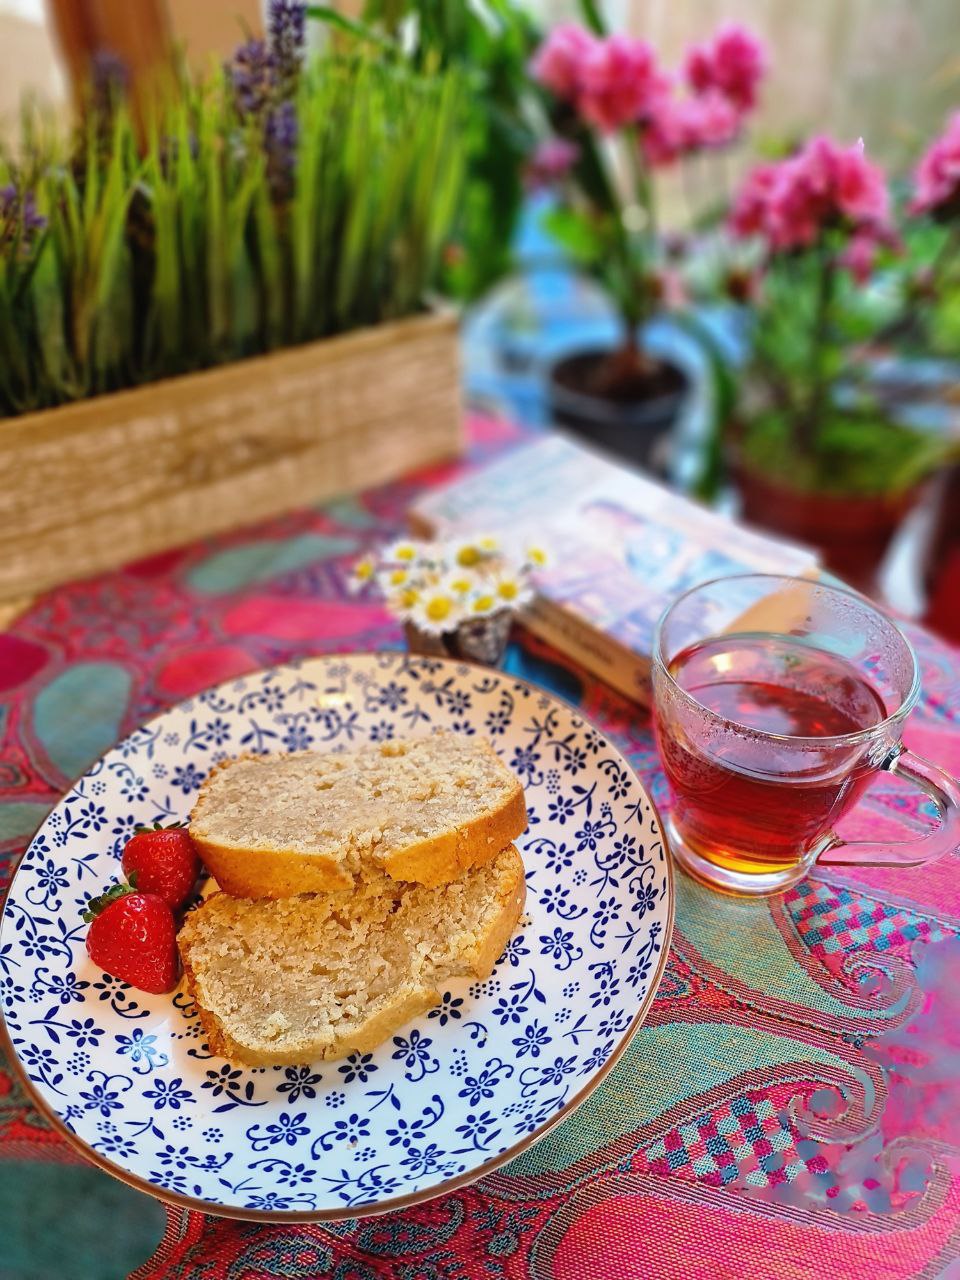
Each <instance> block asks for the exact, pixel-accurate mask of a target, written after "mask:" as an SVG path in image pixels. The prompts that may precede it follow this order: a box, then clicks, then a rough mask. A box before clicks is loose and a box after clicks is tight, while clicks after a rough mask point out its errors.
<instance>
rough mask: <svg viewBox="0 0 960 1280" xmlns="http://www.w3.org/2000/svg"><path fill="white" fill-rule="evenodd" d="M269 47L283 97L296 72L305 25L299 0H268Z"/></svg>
mask: <svg viewBox="0 0 960 1280" xmlns="http://www.w3.org/2000/svg"><path fill="white" fill-rule="evenodd" d="M269 27H270V51H271V53H272V54H273V57H274V61H275V64H276V71H277V79H278V82H279V87H280V89H281V91H282V93H283V96H284V97H290V96H291V95H292V93H293V90H294V87H295V85H296V80H297V76H298V75H299V73H300V61H301V59H302V57H303V40H304V34H305V29H306V5H305V4H304V3H303V0H270V18H269Z"/></svg>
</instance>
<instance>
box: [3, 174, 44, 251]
mask: <svg viewBox="0 0 960 1280" xmlns="http://www.w3.org/2000/svg"><path fill="white" fill-rule="evenodd" d="M46 225H47V220H46V218H45V217H44V216H43V215H42V214H40V213H38V212H37V202H36V198H35V196H34V194H33V192H32V191H20V190H18V188H17V187H16V186H15V185H14V184H13V183H12V182H11V183H8V184H7V185H6V186H5V187H0V249H6V248H8V247H9V246H10V245H14V246H15V247H16V248H17V249H18V250H19V252H20V253H21V254H22V255H24V256H26V255H27V254H29V252H30V250H31V249H32V248H33V245H34V242H35V240H36V237H37V235H38V233H39V232H41V231H42V230H43V228H44V227H45V226H46Z"/></svg>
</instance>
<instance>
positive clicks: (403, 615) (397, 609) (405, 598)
mask: <svg viewBox="0 0 960 1280" xmlns="http://www.w3.org/2000/svg"><path fill="white" fill-rule="evenodd" d="M422 595H423V592H422V590H421V589H420V588H419V587H414V586H406V587H401V588H400V590H399V591H394V592H392V593H391V594H390V595H388V596H387V597H386V603H387V608H388V609H389V610H390V612H391V613H392V614H393V615H394V617H397V618H399V619H400V621H401V622H411V621H412V620H413V614H414V610H415V609H416V606H417V605H418V604H419V603H420V599H421V597H422Z"/></svg>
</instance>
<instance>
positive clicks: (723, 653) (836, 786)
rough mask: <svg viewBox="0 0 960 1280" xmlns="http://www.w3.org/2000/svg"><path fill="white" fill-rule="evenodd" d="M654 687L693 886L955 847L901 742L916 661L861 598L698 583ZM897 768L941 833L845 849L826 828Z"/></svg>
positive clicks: (948, 803) (957, 795) (672, 617)
mask: <svg viewBox="0 0 960 1280" xmlns="http://www.w3.org/2000/svg"><path fill="white" fill-rule="evenodd" d="M653 679H654V703H655V712H656V731H657V742H658V746H659V749H660V756H661V760H662V763H663V767H664V771H665V772H666V775H667V780H668V782H669V784H670V791H671V796H672V802H673V803H672V809H671V812H670V814H669V816H668V819H667V823H666V825H667V831H668V836H669V838H670V844H671V848H672V849H673V851H674V853H675V854H676V856H677V857H678V859H679V861H680V862H681V863H682V864H683V865H684V866H685V867H687V869H688V870H690V871H692V872H693V873H694V874H695V875H697V876H698V877H699V878H701V879H704V880H707V881H709V882H710V883H711V884H714V885H716V886H718V887H721V888H725V889H728V890H732V891H735V892H742V893H743V892H745V893H768V892H772V891H774V890H776V889H781V888H784V887H786V886H787V885H788V884H791V883H793V882H794V881H795V880H797V879H799V878H800V877H801V876H802V875H803V874H804V872H805V871H806V870H807V868H808V867H809V866H810V864H811V863H812V862H813V861H814V860H815V859H816V858H817V856H818V855H826V856H825V857H824V860H825V861H827V860H829V861H831V862H842V863H850V862H854V861H856V862H863V861H870V862H874V863H876V862H888V861H895V862H897V863H900V864H903V863H905V862H911V863H912V862H917V861H926V860H927V859H928V858H929V857H930V856H934V854H935V853H939V852H943V851H945V849H946V848H947V847H952V843H951V842H952V840H953V832H952V826H953V821H954V815H953V812H952V806H953V803H954V800H956V801H958V802H960V792H958V791H957V788H956V786H955V784H954V783H953V782H952V781H951V780H950V779H949V778H947V777H946V775H943V774H942V773H941V772H940V771H939V770H937V769H936V768H935V766H932V765H929V764H927V763H926V762H925V761H919V760H918V759H917V758H916V757H913V756H910V757H909V759H907V755H908V753H906V752H905V751H904V750H903V747H902V744H901V741H900V735H901V731H902V725H903V721H904V719H905V717H906V715H907V714H908V712H909V710H910V709H911V708H912V706H913V705H914V703H915V701H916V697H917V694H918V691H919V685H918V679H917V669H916V662H915V659H914V656H913V651H912V650H911V648H910V646H909V644H908V642H907V641H906V639H905V637H904V636H903V635H902V633H901V632H900V631H899V630H898V629H897V628H896V627H895V626H894V624H893V623H892V622H890V621H889V620H888V619H886V618H884V617H883V615H882V614H880V613H878V612H877V610H876V609H874V608H873V606H871V605H870V604H869V603H868V602H867V601H866V600H864V599H863V598H862V597H859V596H856V595H854V594H853V593H852V592H848V591H845V590H842V589H840V588H834V587H827V586H824V585H823V584H821V583H817V582H811V581H807V580H804V579H789V578H776V577H767V576H765V575H750V576H748V577H737V578H729V579H720V580H718V581H717V582H714V583H707V584H704V586H702V587H698V588H695V589H694V591H692V592H688V593H687V594H686V595H685V596H682V597H681V598H680V599H679V600H678V601H677V602H676V603H675V604H674V605H673V606H672V607H671V609H669V610H668V611H667V613H666V614H665V615H664V618H663V620H662V621H661V624H660V627H659V628H658V633H657V640H656V646H655V652H654V671H653ZM895 767H896V768H898V769H899V771H900V772H901V773H903V774H907V775H909V776H911V777H912V778H913V779H914V781H916V782H917V783H918V785H920V786H922V787H923V788H924V790H926V791H928V792H930V793H931V794H933V795H934V798H935V799H936V800H937V803H938V804H939V805H940V807H941V811H942V813H943V816H944V821H943V824H942V830H941V831H940V832H938V833H937V834H936V835H934V836H931V837H928V838H927V839H921V840H920V841H918V842H911V843H910V844H909V845H908V846H906V848H908V849H909V853H906V852H905V851H904V849H900V850H897V849H894V850H893V852H892V853H891V851H890V849H889V848H888V849H880V848H878V847H877V846H875V845H862V844H845V843H843V842H842V841H840V840H839V838H838V837H837V836H836V834H835V832H834V826H835V824H836V822H837V821H838V820H839V819H840V818H841V817H842V816H843V814H844V813H846V812H847V810H848V809H850V808H851V807H852V806H853V805H854V804H855V803H856V801H857V799H858V798H859V796H860V795H861V793H862V792H863V791H864V789H865V788H866V787H867V785H868V784H869V782H870V780H871V778H872V777H873V776H874V775H875V774H876V772H877V770H878V769H883V768H886V769H892V768H895ZM827 851H829V852H827Z"/></svg>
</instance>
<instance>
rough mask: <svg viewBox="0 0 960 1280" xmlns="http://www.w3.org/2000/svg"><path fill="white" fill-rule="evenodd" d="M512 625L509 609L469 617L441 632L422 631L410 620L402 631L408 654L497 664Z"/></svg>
mask: <svg viewBox="0 0 960 1280" xmlns="http://www.w3.org/2000/svg"><path fill="white" fill-rule="evenodd" d="M512 625H513V612H512V610H510V609H500V610H498V611H497V612H496V613H491V614H488V615H487V616H486V617H483V618H469V619H468V620H467V621H466V622H461V623H460V625H459V626H458V627H456V628H455V629H454V630H453V631H444V632H443V634H442V635H432V634H431V633H430V632H429V631H421V629H420V628H419V627H418V626H416V625H415V624H414V623H412V622H405V623H404V624H403V630H404V634H405V636H406V639H407V647H408V648H409V650H410V652H411V653H423V654H427V655H428V656H430V657H435V658H464V659H466V660H467V661H468V662H482V663H483V664H484V665H485V666H488V667H499V666H500V665H501V663H502V662H503V659H504V656H505V654H506V652H507V642H508V641H509V639H510V629H511V627H512Z"/></svg>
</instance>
